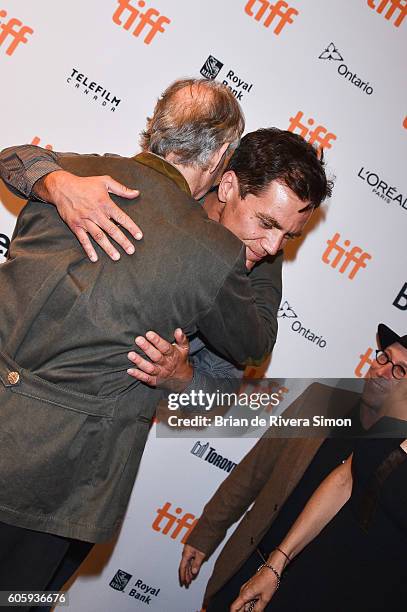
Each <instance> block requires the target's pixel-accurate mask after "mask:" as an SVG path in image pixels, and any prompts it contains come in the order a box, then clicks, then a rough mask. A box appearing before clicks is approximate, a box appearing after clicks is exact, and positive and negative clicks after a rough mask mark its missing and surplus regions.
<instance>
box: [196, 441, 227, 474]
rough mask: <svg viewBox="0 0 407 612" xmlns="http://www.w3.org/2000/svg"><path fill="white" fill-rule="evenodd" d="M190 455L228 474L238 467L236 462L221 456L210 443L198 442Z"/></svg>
mask: <svg viewBox="0 0 407 612" xmlns="http://www.w3.org/2000/svg"><path fill="white" fill-rule="evenodd" d="M190 453H191V454H192V455H195V457H199V459H203V460H204V461H207V462H208V463H210V464H211V465H213V466H214V467H217V468H219V469H220V470H224V471H225V472H228V473H229V472H231V471H232V470H233V469H234V468H235V467H236V463H235V462H234V461H232V460H231V459H228V458H227V457H223V456H222V455H220V454H219V453H218V452H217V451H216V449H215V448H214V447H213V446H210V445H209V442H207V443H206V444H204V443H203V442H201V441H200V440H197V441H196V442H195V444H194V445H193V447H192V448H191V450H190Z"/></svg>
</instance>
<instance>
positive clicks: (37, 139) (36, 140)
mask: <svg viewBox="0 0 407 612" xmlns="http://www.w3.org/2000/svg"><path fill="white" fill-rule="evenodd" d="M40 142H41V138H38V136H34V138H33V139H32V141H31V143H30V144H32V145H36V146H38V145H39V144H40ZM44 149H49V150H50V151H52V145H50V144H47V145H45V147H44Z"/></svg>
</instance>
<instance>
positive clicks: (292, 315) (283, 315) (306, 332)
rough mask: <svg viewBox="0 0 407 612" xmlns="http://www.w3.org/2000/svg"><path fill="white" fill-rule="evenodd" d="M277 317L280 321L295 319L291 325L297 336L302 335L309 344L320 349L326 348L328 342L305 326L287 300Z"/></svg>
mask: <svg viewBox="0 0 407 612" xmlns="http://www.w3.org/2000/svg"><path fill="white" fill-rule="evenodd" d="M277 317H278V318H279V319H295V320H293V322H292V323H291V329H292V331H294V332H296V333H297V334H300V336H302V337H303V338H305V339H306V340H308V341H309V342H312V343H313V344H315V345H316V346H319V347H320V348H325V347H326V340H325V339H324V338H323V337H322V336H321V335H319V336H318V335H317V334H315V333H314V332H312V331H311V330H310V329H309V328H307V327H304V326H303V324H302V323H301V321H300V320H299V319H298V316H297V314H296V312H295V310H294V308H292V306H290V304H289V303H288V302H287V300H285V301H284V302H283V303H282V305H281V306H280V308H279V309H278V313H277Z"/></svg>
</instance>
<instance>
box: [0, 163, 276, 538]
mask: <svg viewBox="0 0 407 612" xmlns="http://www.w3.org/2000/svg"><path fill="white" fill-rule="evenodd" d="M62 165H63V167H64V168H65V169H66V170H69V171H73V172H75V173H77V174H80V175H83V176H88V175H95V174H100V175H104V174H110V175H111V176H113V177H114V178H115V179H117V180H118V181H121V182H123V183H125V184H126V185H128V186H129V187H137V188H138V189H140V191H141V194H142V195H141V197H140V198H139V199H137V200H134V201H126V200H121V199H120V198H118V202H119V204H120V206H122V207H123V208H124V209H125V210H126V212H127V213H128V214H129V215H130V216H132V217H133V218H135V217H136V216H137V221H138V223H140V225H141V227H142V228H143V231H144V236H145V239H144V240H143V241H142V242H141V243H140V244H138V245H137V251H136V254H135V255H134V256H132V257H127V256H126V255H124V256H122V258H121V260H120V261H119V262H113V261H111V260H110V259H109V258H108V257H107V256H105V254H103V253H100V257H99V261H98V262H97V263H96V264H95V263H91V262H90V261H88V259H87V258H86V256H85V255H84V253H83V252H82V249H81V247H80V245H79V243H78V242H77V240H76V238H75V237H74V236H73V235H72V234H71V232H70V231H69V229H68V228H67V227H66V226H65V224H64V223H63V222H62V221H61V219H60V218H59V216H58V214H57V211H56V210H55V208H54V207H53V206H51V205H46V204H43V203H38V202H29V203H28V205H27V206H26V207H25V208H24V210H23V211H22V213H21V215H20V217H19V218H18V221H17V226H16V231H15V234H14V238H13V241H12V244H11V247H10V256H9V260H8V261H7V262H6V263H5V264H3V265H2V266H1V268H0V286H1V289H2V300H1V303H0V352H1V355H0V381H1V384H0V402H1V411H0V449H1V452H0V520H2V521H4V522H7V523H10V524H13V525H18V526H21V527H26V528H30V529H37V530H42V531H48V532H51V533H56V534H58V535H63V536H68V537H74V538H79V539H83V540H90V541H100V540H104V539H107V538H109V537H110V536H111V535H112V534H113V533H114V531H115V530H116V529H117V527H118V525H119V524H120V522H121V519H122V517H123V514H124V512H125V508H126V505H127V502H128V499H129V496H130V492H131V489H132V486H133V483H134V479H135V476H136V472H137V469H138V465H139V462H140V458H141V454H142V451H143V448H144V445H145V441H146V437H147V434H148V429H149V424H150V421H151V418H152V415H153V413H154V410H155V407H156V404H157V402H158V401H159V399H160V393H159V391H157V390H155V389H151V388H149V387H147V386H145V385H143V384H140V383H139V382H137V381H135V380H134V379H133V378H131V377H129V376H128V375H127V374H126V369H127V367H128V360H127V352H128V350H129V349H130V348H132V347H133V346H134V337H135V336H136V335H138V334H145V333H146V331H148V330H149V329H154V330H156V331H157V332H158V333H160V334H161V335H163V336H164V337H166V338H168V339H170V338H171V335H172V333H173V330H174V328H176V327H178V326H180V327H182V328H183V329H184V330H185V331H186V333H189V334H190V333H194V332H196V331H199V332H200V333H201V334H202V335H203V336H204V337H205V338H206V339H207V340H208V341H209V342H210V343H211V344H212V345H213V346H214V347H215V348H216V349H217V350H218V351H219V352H221V353H222V354H223V355H225V356H226V357H227V358H228V359H231V360H233V361H236V362H240V363H245V362H247V361H250V360H261V359H262V358H263V357H264V356H265V355H266V354H267V353H269V352H270V351H271V349H272V347H273V344H274V341H275V335H276V319H275V314H276V305H275V304H274V303H273V293H274V291H273V289H272V288H271V284H269V285H268V286H267V283H264V278H263V279H261V278H260V279H257V281H258V286H257V289H256V277H255V275H254V276H253V275H252V277H251V278H252V283H251V281H250V280H249V279H248V277H247V273H246V269H245V256H244V248H243V247H242V243H241V242H240V241H239V240H238V239H237V238H236V237H235V236H234V235H232V234H231V233H230V232H229V231H228V230H226V229H225V228H223V227H222V226H221V225H219V224H217V223H213V222H212V221H210V220H208V218H207V216H206V214H205V212H204V211H203V210H202V209H201V207H200V206H199V205H198V204H197V203H196V202H195V201H194V200H193V199H192V198H191V196H190V194H189V189H188V185H187V184H186V182H185V179H184V178H183V177H182V175H181V174H180V173H178V171H177V170H176V169H175V168H174V167H172V166H170V165H169V164H167V163H166V162H165V161H164V160H162V159H161V158H157V157H155V156H153V155H151V154H142V155H140V156H138V157H137V158H134V159H125V158H118V157H104V158H102V157H98V156H72V157H64V158H63V160H62ZM262 274H264V270H263V272H262ZM253 287H254V289H253Z"/></svg>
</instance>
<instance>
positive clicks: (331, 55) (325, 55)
mask: <svg viewBox="0 0 407 612" xmlns="http://www.w3.org/2000/svg"><path fill="white" fill-rule="evenodd" d="M318 59H321V60H329V61H334V62H341V64H339V66H338V67H337V73H338V74H339V76H340V77H342V78H344V79H346V80H347V81H349V83H351V84H352V85H354V86H355V87H357V88H358V89H360V91H363V92H364V93H365V94H367V95H368V96H371V95H372V93H373V87H372V86H371V84H370V83H369V81H366V80H363V79H362V78H361V77H360V76H359V75H358V74H357V73H356V72H354V71H352V70H350V69H349V68H348V66H347V64H345V63H344V59H343V57H342V54H341V53H340V51H339V49H338V48H337V47H336V46H335V45H334V43H333V42H331V43H329V45H328V46H327V47H326V48H325V49H324V50H323V51H322V53H321V55H319V56H318Z"/></svg>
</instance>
